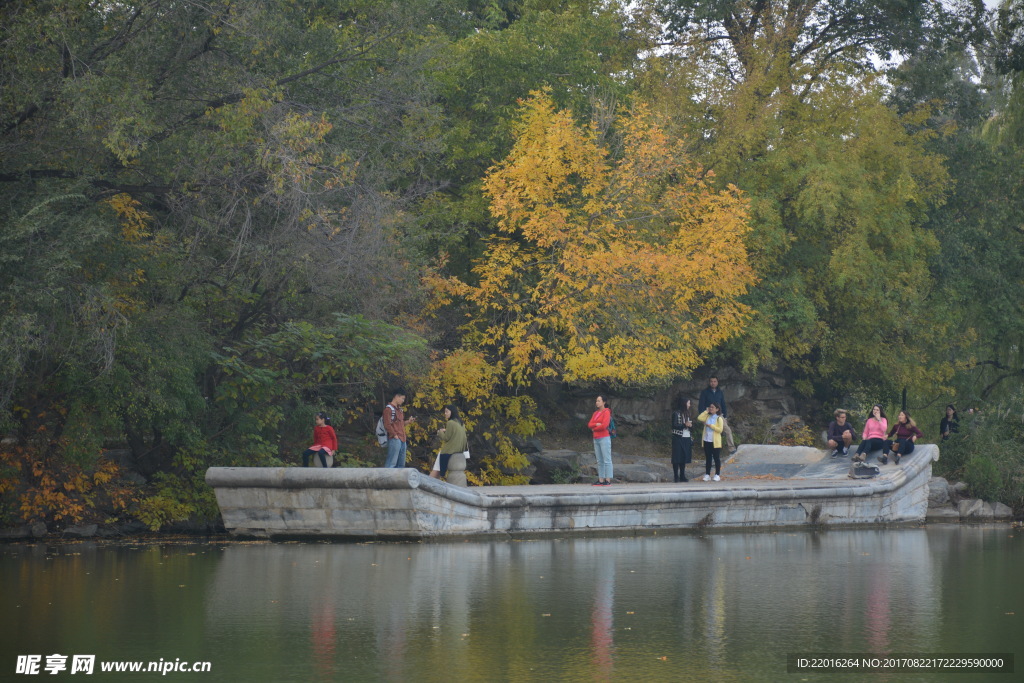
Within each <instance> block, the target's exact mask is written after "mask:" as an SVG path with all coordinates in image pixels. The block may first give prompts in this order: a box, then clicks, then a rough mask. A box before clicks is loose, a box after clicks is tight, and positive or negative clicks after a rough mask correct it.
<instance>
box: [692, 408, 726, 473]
mask: <svg viewBox="0 0 1024 683" xmlns="http://www.w3.org/2000/svg"><path fill="white" fill-rule="evenodd" d="M697 419H698V420H700V421H701V422H703V423H704V439H703V441H704V481H710V480H711V461H712V459H713V460H714V461H715V481H722V477H721V474H722V459H721V453H722V428H723V427H724V425H723V424H722V416H721V415H719V414H718V404H717V403H712V404H710V405H708V408H707V410H705V411H704V412H703V413H701V414H700V415H698V416H697Z"/></svg>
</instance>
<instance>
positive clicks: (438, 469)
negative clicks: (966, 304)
mask: <svg viewBox="0 0 1024 683" xmlns="http://www.w3.org/2000/svg"><path fill="white" fill-rule="evenodd" d="M404 403H405V391H404V390H402V389H396V390H395V391H394V392H392V399H391V401H390V402H389V403H388V404H387V405H386V406H384V415H383V418H382V422H383V424H384V430H385V431H386V432H387V456H386V458H385V461H384V467H405V461H406V454H407V446H406V441H407V437H406V432H405V425H406V423H407V422H413V421H415V419H416V418H415V417H409V418H407V417H406V416H405V412H404V410H403V409H402V406H403V405H404ZM692 405H693V402H692V401H691V400H690V399H682V398H679V399H677V401H676V405H675V409H674V410H673V411H672V426H671V429H672V475H673V481H675V482H687V481H689V479H687V478H686V465H688V464H689V463H690V462H692V460H693V437H694V434H695V433H699V434H700V438H701V443H702V445H703V448H704V477H703V480H704V481H712V480H713V481H721V478H722V477H721V475H722V459H721V453H722V445H723V442H724V443H725V444H727V445H728V447H729V449H730V452H733V451H735V450H736V446H735V443H734V441H733V436H732V429H731V428H730V427H729V422H728V420H727V407H726V403H725V394H724V393H723V392H722V390H721V389H720V388H719V386H718V377H716V376H714V375H712V376H711V377H710V378H708V386H707V387H706V388H705V389H704V390H703V391H701V392H700V397H699V398H698V405H697V416H696V417H693V416H692ZM594 407H595V410H594V413H593V415H592V416H591V417H590V420H589V422H588V423H587V426H588V427H590V430H591V432H592V433H593V437H594V455H595V457H596V459H597V481H596V482H594V486H609V485H610V484H611V483H612V479H613V466H612V445H611V437H612V436H614V434H615V426H614V425H615V421H614V418H613V416H612V410H611V405H609V403H608V401H607V399H606V397H605V396H603V395H599V396H598V397H597V398H596V399H595V401H594ZM833 417H834V418H835V419H833V420H832V422H831V423H829V426H828V432H827V434H826V439H827V442H828V447H829V448H831V449H832V457H839V456H846V455H849V454H850V449H851V448H852V447H853V443H854V441H855V440H856V438H857V432H856V428H855V427H854V426H853V423H852V422H851V421H850V419H849V415H848V412H847V411H846V410H843V409H841V408H840V409H837V410H836V411H835V413H834V414H833ZM444 419H445V426H444V427H442V428H440V429H439V430H438V432H437V434H438V436H439V437H440V440H441V447H440V450H439V451H438V454H437V457H436V458H435V460H434V466H433V468H432V469H431V472H430V476H431V477H434V478H440V477H444V476H445V474H446V473H447V470H448V464H449V462H450V460H451V457H452V456H453V455H456V454H464V455H465V456H466V457H467V458H468V457H469V445H468V439H467V435H466V428H465V426H464V425H463V423H462V420H461V419H460V417H459V410H458V408H457V407H456V406H454V405H448V406H445V408H444ZM694 420H696V421H697V422H699V423H701V424H702V425H703V426H702V427H701V428H699V429H694ZM330 423H331V420H330V418H329V417H328V416H327V415H326V414H325V413H323V412H319V413H317V414H316V415H315V417H314V426H313V445H312V446H310V447H309V448H307V449H306V450H305V451H304V452H303V454H302V466H303V467H309V465H310V460H311V459H312V458H313V457H316V458H318V459H319V461H320V464H321V465H322V466H323V467H328V461H327V458H328V457H332V456H333V455H334V453H335V451H337V449H338V437H337V435H336V434H335V432H334V428H333V427H331V424H330ZM959 430H960V422H959V419H958V417H957V412H956V407H955V406H953V404H949V405H948V406H946V412H945V415H944V416H943V418H942V420H941V422H940V424H939V433H940V434H941V435H942V439H943V440H945V439H948V438H950V436H951V435H952V434H955V433H957V432H958V431H959ZM923 436H924V435H923V434H922V433H921V430H920V429H919V428H918V427H917V423H916V422H914V419H913V418H912V417H911V416H910V413H908V412H907V411H906V410H901V411H900V412H899V414H898V415H897V416H896V422H895V423H894V424H893V425H892V427H891V428H890V427H889V422H888V419H887V418H886V415H885V408H883V407H882V405H881V404H879V403H876V404H875V405H873V406H872V407H871V415H870V416H869V417H868V419H867V420H866V422H865V423H864V429H863V431H862V433H861V435H860V439H861V441H860V445H859V446H858V447H857V451H856V453H854V455H853V456H852V459H853V460H854V461H855V462H863V461H864V460H865V459H866V458H867V455H868V454H869V453H871V452H872V451H876V450H881V451H882V454H881V455H880V456H879V462H881V463H882V464H883V465H885V464H887V463H888V462H889V460H890V459H891V460H892V461H893V463H894V464H896V465H898V464H899V463H900V459H901V458H903V457H905V456H907V455H909V454H910V453H913V452H914V444H915V443H916V442H917V440H918V439H920V438H922V437H923ZM382 438H383V437H382ZM712 466H713V467H714V475H713V476H712V474H711V472H712Z"/></svg>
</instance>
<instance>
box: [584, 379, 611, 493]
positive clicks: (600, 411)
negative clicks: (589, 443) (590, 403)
mask: <svg viewBox="0 0 1024 683" xmlns="http://www.w3.org/2000/svg"><path fill="white" fill-rule="evenodd" d="M594 407H595V408H597V410H595V411H594V414H593V415H592V416H591V418H590V422H588V423H587V426H588V427H590V431H592V432H593V433H594V455H595V456H597V481H596V482H595V483H594V486H608V485H609V484H611V483H612V438H611V434H610V433H609V432H608V426H609V425H610V424H611V421H612V409H611V406H610V405H608V404H607V403H605V400H604V396H598V397H597V399H596V400H595V401H594Z"/></svg>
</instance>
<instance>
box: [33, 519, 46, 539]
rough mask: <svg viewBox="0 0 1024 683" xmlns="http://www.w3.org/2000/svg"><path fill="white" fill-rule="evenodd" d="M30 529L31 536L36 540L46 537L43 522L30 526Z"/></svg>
mask: <svg viewBox="0 0 1024 683" xmlns="http://www.w3.org/2000/svg"><path fill="white" fill-rule="evenodd" d="M31 529H32V535H33V536H35V537H36V538H42V537H43V536H45V535H46V532H47V529H46V524H44V523H43V522H36V523H34V524H32V526H31Z"/></svg>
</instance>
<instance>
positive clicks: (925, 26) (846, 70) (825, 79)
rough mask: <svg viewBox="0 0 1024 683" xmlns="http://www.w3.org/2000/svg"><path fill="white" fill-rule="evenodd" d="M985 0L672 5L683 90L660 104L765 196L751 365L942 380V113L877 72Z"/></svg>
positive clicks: (695, 141) (741, 349)
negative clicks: (935, 149) (935, 139)
mask: <svg viewBox="0 0 1024 683" xmlns="http://www.w3.org/2000/svg"><path fill="white" fill-rule="evenodd" d="M975 5H977V3H972V5H971V7H965V8H962V11H960V12H958V13H956V12H949V11H946V10H945V9H943V8H941V7H936V6H935V5H934V4H933V3H927V2H923V1H916V0H907V1H902V0H898V1H895V2H852V1H851V2H829V1H827V0H807V1H806V2H789V3H784V2H781V1H777V0H751V1H749V2H748V1H746V0H737V1H732V0H722V1H716V0H712V1H707V2H703V1H695V2H688V1H682V2H673V1H668V0H667V1H666V2H661V3H658V7H659V9H660V11H661V13H662V16H663V17H664V18H665V19H666V20H667V22H668V23H667V29H666V31H665V34H664V37H663V42H664V43H665V45H666V47H667V48H668V49H667V50H666V51H665V52H664V53H663V60H664V63H662V64H653V65H652V67H651V73H652V74H654V76H655V77H656V78H657V79H659V80H661V79H662V77H663V76H665V77H667V78H666V79H665V80H667V82H668V83H669V84H670V87H669V88H667V89H663V88H660V87H659V85H658V82H657V81H654V82H653V83H652V85H651V86H650V92H652V95H651V96H652V97H653V98H655V99H656V100H657V101H658V105H657V106H658V107H659V109H660V110H662V111H664V112H666V113H673V114H674V115H675V116H676V119H677V122H678V123H677V125H678V130H679V131H681V132H682V133H684V134H689V136H690V139H691V140H692V143H691V144H692V145H693V148H694V149H695V151H696V152H697V154H698V157H699V158H700V159H701V160H702V161H704V163H706V164H708V165H709V166H711V167H712V168H714V169H715V170H716V171H717V172H718V173H719V174H720V176H724V177H728V178H730V179H732V180H733V181H734V182H736V184H737V185H738V186H739V187H740V188H742V189H744V190H745V191H747V192H749V195H750V198H751V206H752V213H751V215H752V225H753V235H752V240H751V244H752V245H753V249H752V260H753V263H754V264H755V267H756V269H757V273H758V275H759V277H760V282H761V284H759V285H758V286H757V287H756V288H755V289H754V291H753V292H752V293H751V295H750V296H749V297H748V298H747V299H746V301H747V302H748V303H750V304H751V305H752V306H753V307H754V308H755V309H756V310H758V311H759V312H760V314H761V315H759V316H757V317H755V319H754V321H753V323H752V324H751V325H750V326H749V327H748V328H747V329H746V330H745V334H744V336H743V337H742V338H741V340H740V343H739V344H738V345H736V346H734V347H733V348H732V350H731V351H732V353H734V354H737V355H738V357H739V360H740V361H741V362H742V363H743V364H744V365H745V366H746V367H748V368H749V367H753V366H754V365H756V364H757V363H759V362H766V361H772V360H775V359H783V360H785V361H786V362H787V363H788V364H789V365H790V366H792V367H793V368H795V369H796V370H798V371H799V372H800V374H801V375H802V378H801V380H800V381H799V382H798V386H799V387H801V388H802V389H804V390H805V391H807V392H811V391H812V390H814V388H815V387H814V385H815V384H816V383H819V384H818V386H819V387H820V388H822V389H824V390H825V391H826V392H827V393H831V392H843V391H847V390H851V389H855V388H857V387H859V386H867V387H871V388H872V389H873V390H877V389H878V388H880V387H882V386H884V387H885V388H887V389H889V390H892V389H896V388H899V387H900V386H903V385H905V384H906V383H911V382H918V381H928V382H931V381H934V380H935V379H936V378H937V375H936V373H935V372H934V371H929V370H926V369H924V368H923V366H922V362H923V361H924V360H925V359H926V358H927V357H928V352H927V351H926V350H925V348H923V346H922V344H921V341H922V340H924V339H925V338H926V335H925V334H924V332H925V331H926V330H931V329H933V328H932V325H933V321H931V320H929V317H928V316H929V309H928V307H927V306H926V303H925V302H926V297H927V295H928V293H929V292H930V291H931V289H932V283H931V281H930V276H929V273H928V270H927V267H926V266H927V263H928V258H929V256H930V254H931V253H932V252H933V250H934V249H935V241H934V239H933V238H932V237H931V236H930V235H929V234H928V233H927V232H926V231H924V230H923V229H922V228H921V225H922V223H923V221H924V220H925V218H926V216H927V213H928V211H929V210H930V209H931V208H933V207H934V206H936V205H937V203H938V202H940V201H941V198H942V193H943V189H944V187H945V184H946V182H947V181H946V175H945V171H944V169H943V167H942V164H941V160H940V159H939V158H938V157H937V156H935V155H933V154H931V153H929V150H928V148H927V146H926V142H927V140H928V139H929V138H930V137H931V136H932V135H933V134H934V132H933V131H932V130H931V129H930V128H929V126H928V125H927V121H928V116H927V113H926V112H923V111H921V110H920V109H913V110H910V111H908V112H907V113H906V114H904V115H903V116H900V115H899V114H897V112H895V111H893V110H891V109H890V108H888V107H887V106H886V105H885V98H886V94H887V87H888V86H887V84H886V83H885V82H884V81H883V80H881V79H880V78H879V76H878V73H877V71H878V66H877V65H879V64H880V63H881V62H879V60H880V59H885V58H888V57H890V56H892V55H896V54H898V53H899V51H909V50H910V49H911V48H912V47H914V46H920V45H921V44H922V43H923V42H924V41H926V40H929V39H931V38H930V36H933V35H934V33H935V32H936V31H938V27H939V26H940V25H941V26H945V27H947V28H949V27H950V26H953V25H957V26H959V25H962V24H968V25H969V24H970V22H971V21H973V20H974V18H975V17H976V16H977V12H976V10H977V7H976V6H975ZM947 25H948V26H947ZM659 61H660V60H659ZM659 93H660V94H659ZM880 349H884V351H880Z"/></svg>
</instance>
